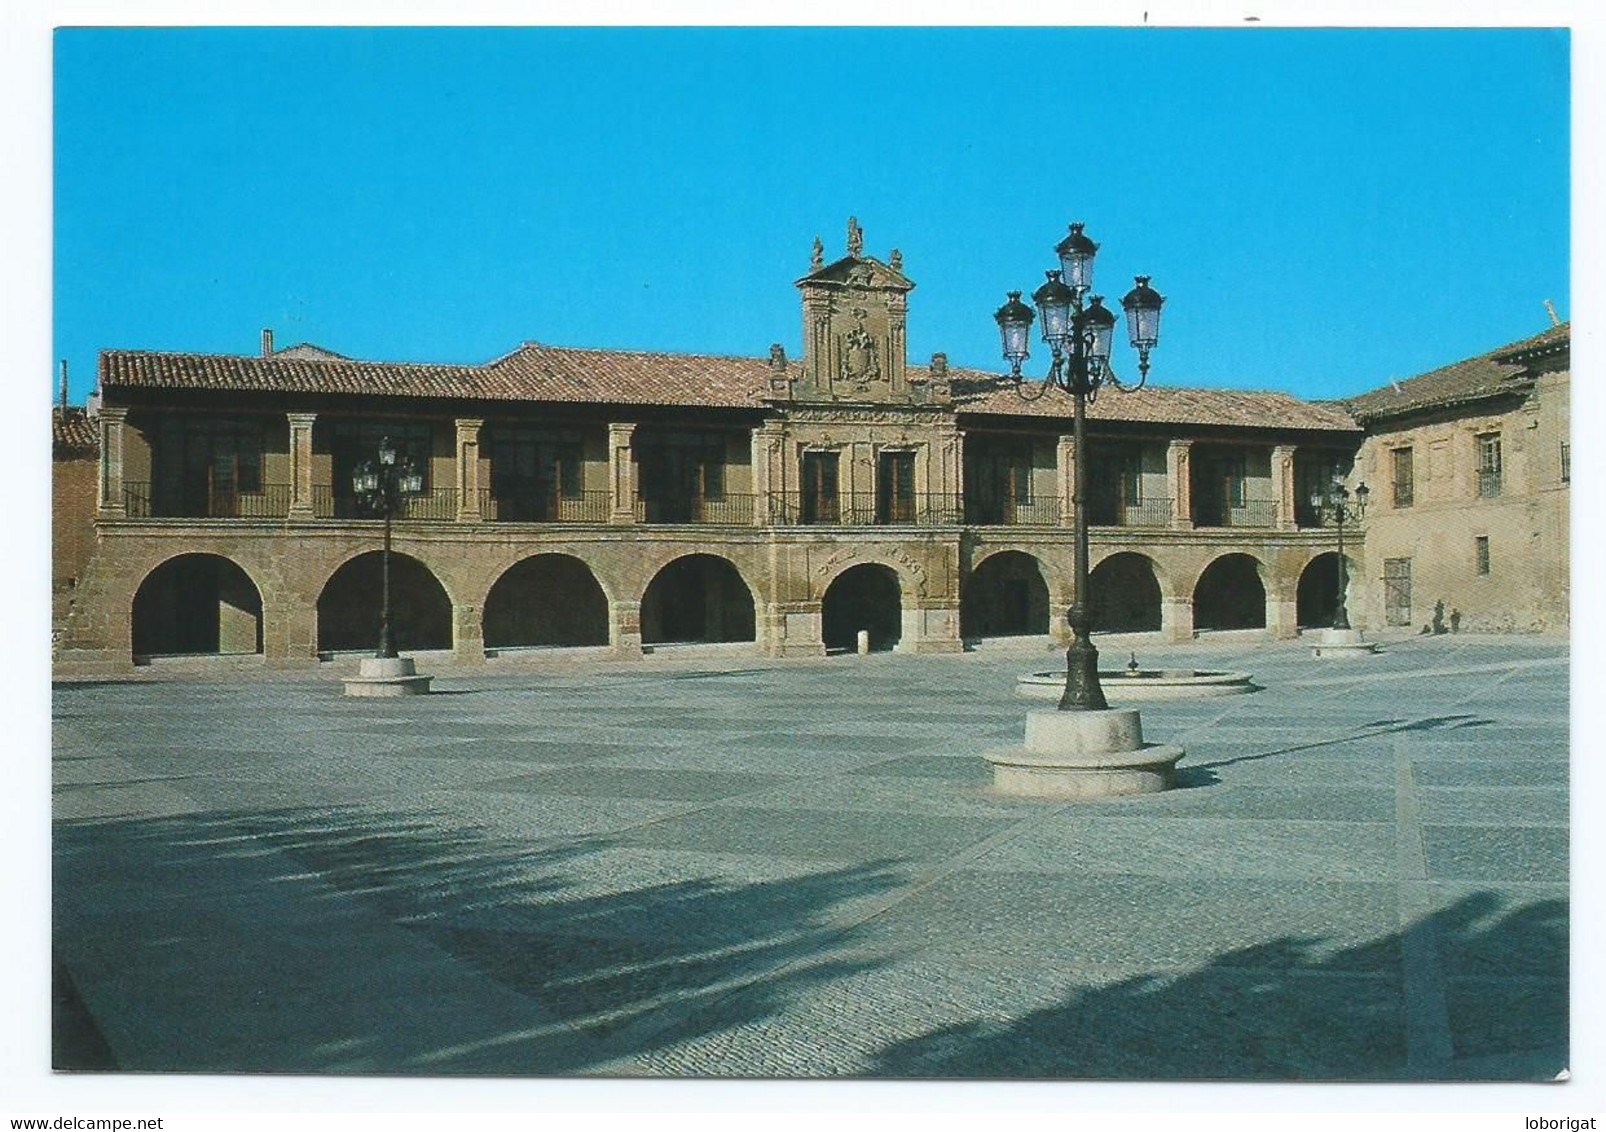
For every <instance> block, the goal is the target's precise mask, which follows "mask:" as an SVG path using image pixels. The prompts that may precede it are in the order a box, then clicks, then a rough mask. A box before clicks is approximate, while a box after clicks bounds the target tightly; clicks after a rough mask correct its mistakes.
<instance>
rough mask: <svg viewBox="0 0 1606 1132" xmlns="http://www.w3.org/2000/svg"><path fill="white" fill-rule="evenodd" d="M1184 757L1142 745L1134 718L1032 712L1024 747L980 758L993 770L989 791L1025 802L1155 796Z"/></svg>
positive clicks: (1130, 713) (1122, 712) (1126, 712)
mask: <svg viewBox="0 0 1606 1132" xmlns="http://www.w3.org/2000/svg"><path fill="white" fill-rule="evenodd" d="M1184 753H1185V752H1184V751H1183V749H1182V748H1181V747H1178V746H1174V745H1171V744H1160V743H1145V742H1144V741H1143V726H1142V724H1141V723H1140V722H1139V720H1138V713H1137V712H1136V711H1135V710H1133V709H1131V708H1125V709H1122V708H1107V709H1105V710H1103V711H1033V712H1028V713H1027V715H1026V745H1025V746H1024V747H1004V748H1001V749H997V750H992V751H988V752H986V754H985V755H983V758H985V759H986V760H987V761H988V762H990V763H992V764H993V788H994V789H995V790H997V791H998V792H999V793H1000V794H1010V795H1014V796H1016V797H1025V798H1067V799H1076V798H1109V797H1114V796H1117V795H1122V794H1153V793H1157V792H1159V791H1161V790H1165V789H1167V788H1168V787H1170V785H1171V783H1172V777H1173V774H1174V771H1175V769H1176V765H1177V760H1179V759H1180V758H1182V756H1183V754H1184Z"/></svg>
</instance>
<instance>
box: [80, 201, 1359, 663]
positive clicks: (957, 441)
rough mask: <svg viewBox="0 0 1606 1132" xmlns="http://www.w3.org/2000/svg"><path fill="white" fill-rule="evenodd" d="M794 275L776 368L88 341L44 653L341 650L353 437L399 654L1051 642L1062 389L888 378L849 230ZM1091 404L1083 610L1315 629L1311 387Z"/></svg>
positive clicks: (353, 643) (929, 369)
mask: <svg viewBox="0 0 1606 1132" xmlns="http://www.w3.org/2000/svg"><path fill="white" fill-rule="evenodd" d="M797 286H798V288H799V290H800V291H801V295H802V315H803V343H804V353H803V357H802V358H800V359H793V358H788V357H786V356H785V354H784V352H783V351H782V349H781V347H780V346H773V347H771V349H770V353H769V356H768V357H758V358H746V357H710V356H699V355H672V354H659V353H645V352H628V351H611V350H589V349H572V348H561V347H555V346H548V345H543V344H540V343H534V342H530V343H526V344H524V345H522V346H519V347H518V348H516V349H514V350H512V351H511V352H509V353H508V354H506V355H504V356H502V357H500V358H497V359H495V360H493V361H490V362H487V363H485V364H483V365H419V364H410V363H409V364H404V363H392V362H373V361H359V360H355V359H351V358H346V357H343V356H340V355H338V354H335V353H332V352H330V351H328V350H325V349H322V348H319V347H316V346H311V345H297V346H292V347H289V348H286V349H278V350H275V349H274V348H273V345H272V340H271V336H270V335H269V334H267V333H266V332H264V335H263V347H262V352H261V354H260V356H234V355H203V354H187V353H166V352H159V353H158V352H135V351H126V350H107V351H105V352H103V353H102V354H101V358H100V372H99V398H100V405H99V410H98V415H97V417H96V418H94V422H93V423H94V424H95V426H96V428H97V429H98V431H97V432H96V433H93V434H91V435H88V436H86V435H84V434H85V433H86V432H88V431H89V429H88V425H89V423H90V422H89V421H88V420H86V419H85V418H83V417H81V416H80V417H78V418H77V420H76V421H73V420H71V419H69V418H68V417H67V416H64V415H58V427H57V457H58V461H57V463H58V477H57V559H58V566H57V574H58V587H59V591H58V595H57V596H58V601H57V629H56V662H57V667H58V671H61V672H68V673H70V672H111V671H119V670H128V669H129V668H130V667H131V666H132V665H134V664H135V663H145V662H147V661H149V660H152V659H155V660H156V661H157V662H158V663H160V662H161V660H162V658H165V657H171V656H188V655H194V654H238V655H243V656H251V655H258V654H259V655H260V656H261V658H262V661H261V663H266V664H269V665H274V666H292V665H301V664H305V665H312V664H316V663H317V662H318V661H319V660H320V658H322V659H329V658H330V657H331V656H335V655H338V654H340V653H343V652H349V651H355V650H367V649H371V648H372V647H373V645H374V641H375V638H376V635H377V621H378V605H379V598H378V591H379V584H378V577H379V561H378V559H379V555H378V552H377V547H378V544H379V540H380V532H379V521H378V520H377V519H375V518H373V517H371V516H367V515H365V514H363V513H362V511H361V508H360V507H359V505H358V502H357V501H356V500H355V499H354V498H353V496H352V494H351V487H350V484H351V476H352V471H353V468H354V467H355V466H356V465H357V464H358V463H359V462H360V461H362V460H363V459H365V458H368V457H370V456H371V455H372V453H373V451H374V450H375V448H376V446H377V444H378V442H379V440H380V439H381V437H385V436H388V437H390V438H391V439H392V441H393V442H394V443H395V444H396V445H397V446H398V447H399V448H401V449H402V450H403V451H405V452H407V453H408V454H410V455H411V456H412V457H413V458H414V459H415V460H416V461H417V462H418V463H419V464H420V465H421V467H422V468H423V470H424V478H425V485H424V486H425V490H424V492H423V494H421V495H419V496H417V497H415V498H414V499H412V500H410V501H409V502H408V503H407V504H406V507H405V510H404V511H403V512H402V514H401V515H400V516H399V517H398V520H397V522H396V524H395V544H394V545H395V550H396V552H397V555H396V556H395V557H394V558H393V569H392V585H393V592H394V594H395V597H394V606H395V611H396V622H397V635H398V643H399V645H400V646H401V647H402V648H403V649H404V650H413V651H421V650H431V649H438V650H450V651H451V653H453V654H454V656H455V658H456V659H457V660H458V661H461V662H472V663H485V662H487V661H489V662H490V663H492V664H494V663H496V662H497V660H498V659H500V658H504V657H507V656H509V655H512V654H514V653H516V652H517V651H518V650H522V649H528V648H534V647H543V646H548V647H550V646H566V647H571V648H585V649H589V650H594V651H595V652H596V653H597V654H599V655H600V654H612V655H618V656H625V657H629V656H639V655H641V653H642V651H643V648H644V647H646V648H651V647H652V646H654V645H658V644H665V643H670V642H683V641H704V642H751V644H750V645H749V646H748V647H749V648H756V650H757V651H759V652H761V653H762V654H764V655H768V656H817V655H821V654H823V653H824V652H826V651H827V650H829V649H832V648H837V647H845V646H850V645H851V644H852V643H853V641H854V640H855V638H856V635H857V633H858V631H859V630H861V629H867V630H868V631H869V633H870V637H871V644H872V647H895V648H897V649H898V650H901V651H907V652H954V651H958V650H960V649H961V648H962V647H963V642H964V641H966V640H972V639H976V638H983V637H989V636H1005V635H1028V634H1047V633H1050V632H1051V631H1054V630H1055V628H1056V626H1057V624H1058V622H1059V620H1060V617H1061V615H1062V611H1063V610H1064V608H1065V607H1066V606H1068V605H1069V604H1070V601H1071V597H1072V594H1071V572H1072V571H1071V561H1072V550H1071V513H1070V500H1071V498H1072V494H1073V492H1072V483H1071V476H1072V468H1073V463H1072V451H1071V444H1072V441H1071V438H1070V436H1069V435H1068V433H1069V430H1070V402H1069V399H1068V398H1066V397H1064V396H1062V395H1060V394H1059V393H1058V391H1057V390H1051V391H1049V393H1048V394H1047V395H1045V396H1044V397H1042V398H1041V399H1040V400H1037V401H1033V402H1028V401H1025V400H1023V399H1022V398H1021V397H1020V396H1019V395H1018V394H1017V393H1016V392H1015V391H1014V389H1013V388H1012V386H1011V385H1010V384H1009V382H1008V381H1007V380H1005V379H1003V378H1000V377H998V376H996V375H993V374H989V373H985V372H981V371H975V370H965V369H960V368H957V367H953V366H949V365H948V364H947V361H946V358H945V356H944V355H942V354H936V355H934V356H933V357H932V358H931V359H930V362H929V364H926V365H914V364H910V362H909V360H908V359H907V357H906V348H905V343H906V340H907V339H906V318H907V314H908V299H909V293H910V291H911V290H912V289H913V287H914V284H913V283H912V282H911V281H910V280H909V278H908V277H907V276H905V275H904V274H903V265H902V259H901V257H900V255H899V254H898V253H897V252H896V251H894V252H892V253H891V255H890V256H889V257H888V259H887V261H885V262H883V261H882V260H880V259H877V258H875V257H873V256H869V255H865V254H863V251H862V246H861V245H860V243H859V234H858V232H857V229H851V230H850V246H849V254H848V255H846V256H844V257H843V258H841V259H838V260H836V261H834V262H832V263H825V262H824V257H823V255H822V254H821V252H820V249H819V245H818V242H816V250H815V255H814V262H813V265H812V270H810V271H809V273H808V274H807V275H805V276H804V277H803V278H802V279H800V280H799V281H798V282H797ZM1089 414H1090V416H1089V419H1090V430H1089V440H1088V444H1089V457H1090V461H1091V463H1090V467H1091V469H1092V470H1091V472H1090V483H1089V485H1088V488H1089V491H1088V506H1089V508H1090V513H1089V519H1090V522H1091V525H1092V561H1093V566H1094V570H1093V576H1092V582H1091V587H1092V593H1091V595H1090V596H1091V598H1092V601H1093V604H1094V608H1095V612H1096V618H1097V622H1096V627H1097V628H1100V629H1103V630H1153V631H1159V632H1160V633H1161V634H1162V635H1163V637H1164V638H1165V639H1168V640H1180V639H1184V638H1187V637H1189V636H1191V635H1192V634H1193V633H1194V632H1195V631H1196V630H1201V629H1213V628H1263V629H1264V630H1265V631H1266V632H1267V633H1269V634H1271V635H1274V636H1279V637H1288V636H1292V635H1294V634H1295V633H1297V631H1298V629H1299V628H1300V627H1301V626H1306V625H1315V624H1324V623H1326V620H1327V619H1328V618H1330V616H1331V613H1332V604H1333V600H1334V591H1335V589H1336V585H1337V559H1336V554H1335V553H1334V551H1335V537H1334V536H1335V532H1334V531H1333V530H1332V529H1331V528H1330V527H1325V526H1323V525H1321V524H1320V522H1319V521H1318V517H1317V516H1315V515H1313V514H1312V513H1311V512H1310V510H1309V507H1308V505H1307V504H1306V502H1305V500H1306V499H1307V498H1308V496H1309V494H1310V490H1309V489H1310V487H1311V486H1312V485H1314V484H1317V483H1321V482H1324V481H1326V480H1328V479H1329V478H1330V477H1331V476H1332V474H1333V473H1334V471H1335V470H1336V471H1340V472H1343V471H1348V470H1349V468H1350V466H1351V464H1352V461H1353V460H1354V458H1355V455H1356V452H1357V450H1358V449H1359V448H1360V446H1361V444H1362V441H1363V439H1364V435H1363V432H1362V430H1361V428H1360V427H1359V426H1358V425H1357V423H1356V421H1355V419H1354V418H1353V417H1352V416H1351V415H1350V414H1349V413H1348V412H1347V411H1346V410H1345V409H1344V407H1343V406H1341V405H1339V404H1337V403H1312V402H1306V401H1302V400H1299V399H1298V398H1295V397H1292V396H1288V395H1286V394H1281V393H1259V392H1236V391H1222V390H1209V391H1203V390H1191V389H1181V388H1174V387H1166V386H1164V385H1161V386H1158V387H1154V388H1150V389H1146V390H1144V391H1142V392H1140V393H1137V394H1134V395H1132V396H1121V395H1118V394H1116V393H1114V392H1113V391H1109V392H1107V393H1106V394H1105V395H1104V396H1103V397H1101V398H1099V400H1098V401H1097V403H1096V404H1095V405H1093V406H1092V407H1091V408H1090V411H1089ZM64 437H65V439H64ZM97 449H98V455H97V456H95V459H96V460H97V461H98V463H97V464H96V465H93V467H95V468H96V471H95V473H94V479H93V484H92V487H93V491H94V507H93V523H92V532H91V529H90V524H88V523H87V522H86V523H84V524H83V529H82V530H80V529H75V528H74V527H73V525H72V522H71V515H72V513H73V512H74V508H72V507H71V506H70V505H68V504H64V502H63V499H64V491H65V493H66V496H69V497H70V496H71V495H72V492H73V491H75V490H76V491H78V492H80V493H82V492H86V491H87V490H89V488H90V487H91V481H90V480H89V478H88V477H84V480H83V483H81V484H76V485H75V484H74V483H73V482H72V481H71V477H70V476H68V477H67V478H66V479H64V478H63V476H62V474H61V471H62V469H63V467H64V466H65V465H70V464H71V463H72V461H73V459H74V458H75V457H74V454H75V453H76V454H77V456H78V457H82V456H83V455H84V454H85V453H91V452H94V451H95V450H97ZM63 484H66V487H65V488H64V487H63ZM64 554H65V555H66V556H68V557H69V558H70V559H71V561H68V562H66V563H65V565H63V555H64ZM1350 558H1351V561H1352V567H1351V569H1352V576H1353V577H1355V578H1364V577H1365V571H1366V569H1367V567H1366V566H1365V564H1364V556H1363V555H1362V554H1360V553H1359V552H1353V553H1351V554H1350ZM63 575H65V577H63Z"/></svg>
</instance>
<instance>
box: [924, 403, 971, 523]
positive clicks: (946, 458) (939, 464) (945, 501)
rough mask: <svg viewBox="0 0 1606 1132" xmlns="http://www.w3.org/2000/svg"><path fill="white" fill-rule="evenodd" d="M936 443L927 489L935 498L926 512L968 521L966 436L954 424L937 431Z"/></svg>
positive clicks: (949, 422)
mask: <svg viewBox="0 0 1606 1132" xmlns="http://www.w3.org/2000/svg"><path fill="white" fill-rule="evenodd" d="M935 439H936V444H935V446H934V450H933V451H932V452H931V454H930V456H929V457H928V459H929V460H930V461H931V464H930V466H928V468H927V469H926V477H927V478H926V484H927V487H926V490H927V492H928V493H930V494H931V495H934V496H935V499H933V500H928V501H927V505H926V509H927V511H929V512H934V513H936V514H937V515H938V516H939V517H940V518H941V519H942V520H943V521H952V522H958V523H962V522H964V521H965V434H964V433H963V432H960V431H959V428H958V427H957V425H955V424H954V423H953V422H952V421H944V422H943V423H941V424H939V425H938V426H937V429H936V437H935Z"/></svg>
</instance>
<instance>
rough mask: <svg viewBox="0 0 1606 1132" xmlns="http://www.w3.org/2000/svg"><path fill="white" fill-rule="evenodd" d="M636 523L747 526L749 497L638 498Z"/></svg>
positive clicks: (750, 508)
mask: <svg viewBox="0 0 1606 1132" xmlns="http://www.w3.org/2000/svg"><path fill="white" fill-rule="evenodd" d="M604 494H606V493H604ZM636 522H638V523H709V524H714V525H716V526H731V527H745V526H751V525H752V522H753V497H752V496H751V495H746V494H738V493H735V492H729V491H727V492H725V493H724V494H722V495H720V496H718V497H717V498H703V497H699V496H678V497H677V496H671V497H666V498H641V499H637V500H636Z"/></svg>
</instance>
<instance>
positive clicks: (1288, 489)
mask: <svg viewBox="0 0 1606 1132" xmlns="http://www.w3.org/2000/svg"><path fill="white" fill-rule="evenodd" d="M1271 482H1272V487H1273V488H1274V489H1275V490H1276V492H1277V529H1278V530H1279V531H1291V530H1293V529H1294V527H1295V523H1294V514H1295V512H1294V446H1293V445H1292V444H1278V445H1276V446H1275V447H1273V448H1272V450H1271Z"/></svg>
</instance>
